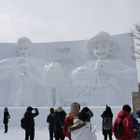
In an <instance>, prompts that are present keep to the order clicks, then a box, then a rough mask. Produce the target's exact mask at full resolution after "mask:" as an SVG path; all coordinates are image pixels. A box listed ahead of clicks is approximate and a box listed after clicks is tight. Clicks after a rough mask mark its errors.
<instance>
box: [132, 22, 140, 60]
mask: <svg viewBox="0 0 140 140" xmlns="http://www.w3.org/2000/svg"><path fill="white" fill-rule="evenodd" d="M130 35H131V36H132V37H133V38H134V40H135V44H136V48H135V54H136V59H140V23H136V24H134V26H133V28H132V29H131V33H130Z"/></svg>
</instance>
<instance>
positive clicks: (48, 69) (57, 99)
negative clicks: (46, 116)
mask: <svg viewBox="0 0 140 140" xmlns="http://www.w3.org/2000/svg"><path fill="white" fill-rule="evenodd" d="M43 77H44V83H45V84H46V87H47V88H46V90H47V91H46V92H47V95H48V104H47V106H60V105H63V104H64V99H63V90H62V89H63V85H64V83H63V69H62V67H61V65H60V64H59V63H57V62H52V63H50V64H49V65H46V66H45V67H44V71H43Z"/></svg>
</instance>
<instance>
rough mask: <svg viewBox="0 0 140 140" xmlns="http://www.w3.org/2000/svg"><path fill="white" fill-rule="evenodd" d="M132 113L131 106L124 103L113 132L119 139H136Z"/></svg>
mask: <svg viewBox="0 0 140 140" xmlns="http://www.w3.org/2000/svg"><path fill="white" fill-rule="evenodd" d="M130 113H131V107H130V106H129V105H124V106H123V108H122V111H120V112H119V114H118V116H117V118H116V120H115V122H114V125H113V132H114V135H115V137H116V139H117V140H136V135H135V133H134V131H133V118H132V116H131V115H130Z"/></svg>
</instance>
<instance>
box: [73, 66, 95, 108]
mask: <svg viewBox="0 0 140 140" xmlns="http://www.w3.org/2000/svg"><path fill="white" fill-rule="evenodd" d="M95 76H96V75H95V71H94V70H91V69H89V68H87V67H85V66H81V67H78V68H76V69H75V70H73V71H72V73H71V76H70V84H71V85H72V86H73V87H74V89H75V93H76V97H77V98H78V102H79V103H80V104H81V105H87V104H89V99H90V97H91V95H92V92H93V89H94V88H95V87H96V77H95Z"/></svg>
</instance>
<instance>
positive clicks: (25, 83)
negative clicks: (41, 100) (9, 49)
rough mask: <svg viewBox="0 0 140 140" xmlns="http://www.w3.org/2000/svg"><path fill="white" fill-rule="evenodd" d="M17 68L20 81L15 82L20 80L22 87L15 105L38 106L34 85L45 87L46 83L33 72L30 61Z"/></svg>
mask: <svg viewBox="0 0 140 140" xmlns="http://www.w3.org/2000/svg"><path fill="white" fill-rule="evenodd" d="M15 69H16V70H17V77H18V81H13V82H18V84H19V85H20V88H19V89H18V92H17V97H16V101H15V104H14V105H15V106H17V107H18V106H19V107H21V106H22V107H26V106H29V105H31V106H36V98H35V94H34V87H35V86H36V85H39V86H41V87H43V88H45V84H44V83H43V82H42V81H40V80H39V79H38V78H36V77H35V76H34V75H33V74H32V73H31V71H30V65H29V64H28V63H27V64H26V63H24V64H21V65H19V66H17V67H16V68H15ZM16 80H17V79H16ZM16 84H17V83H16ZM9 102H10V101H9Z"/></svg>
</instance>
